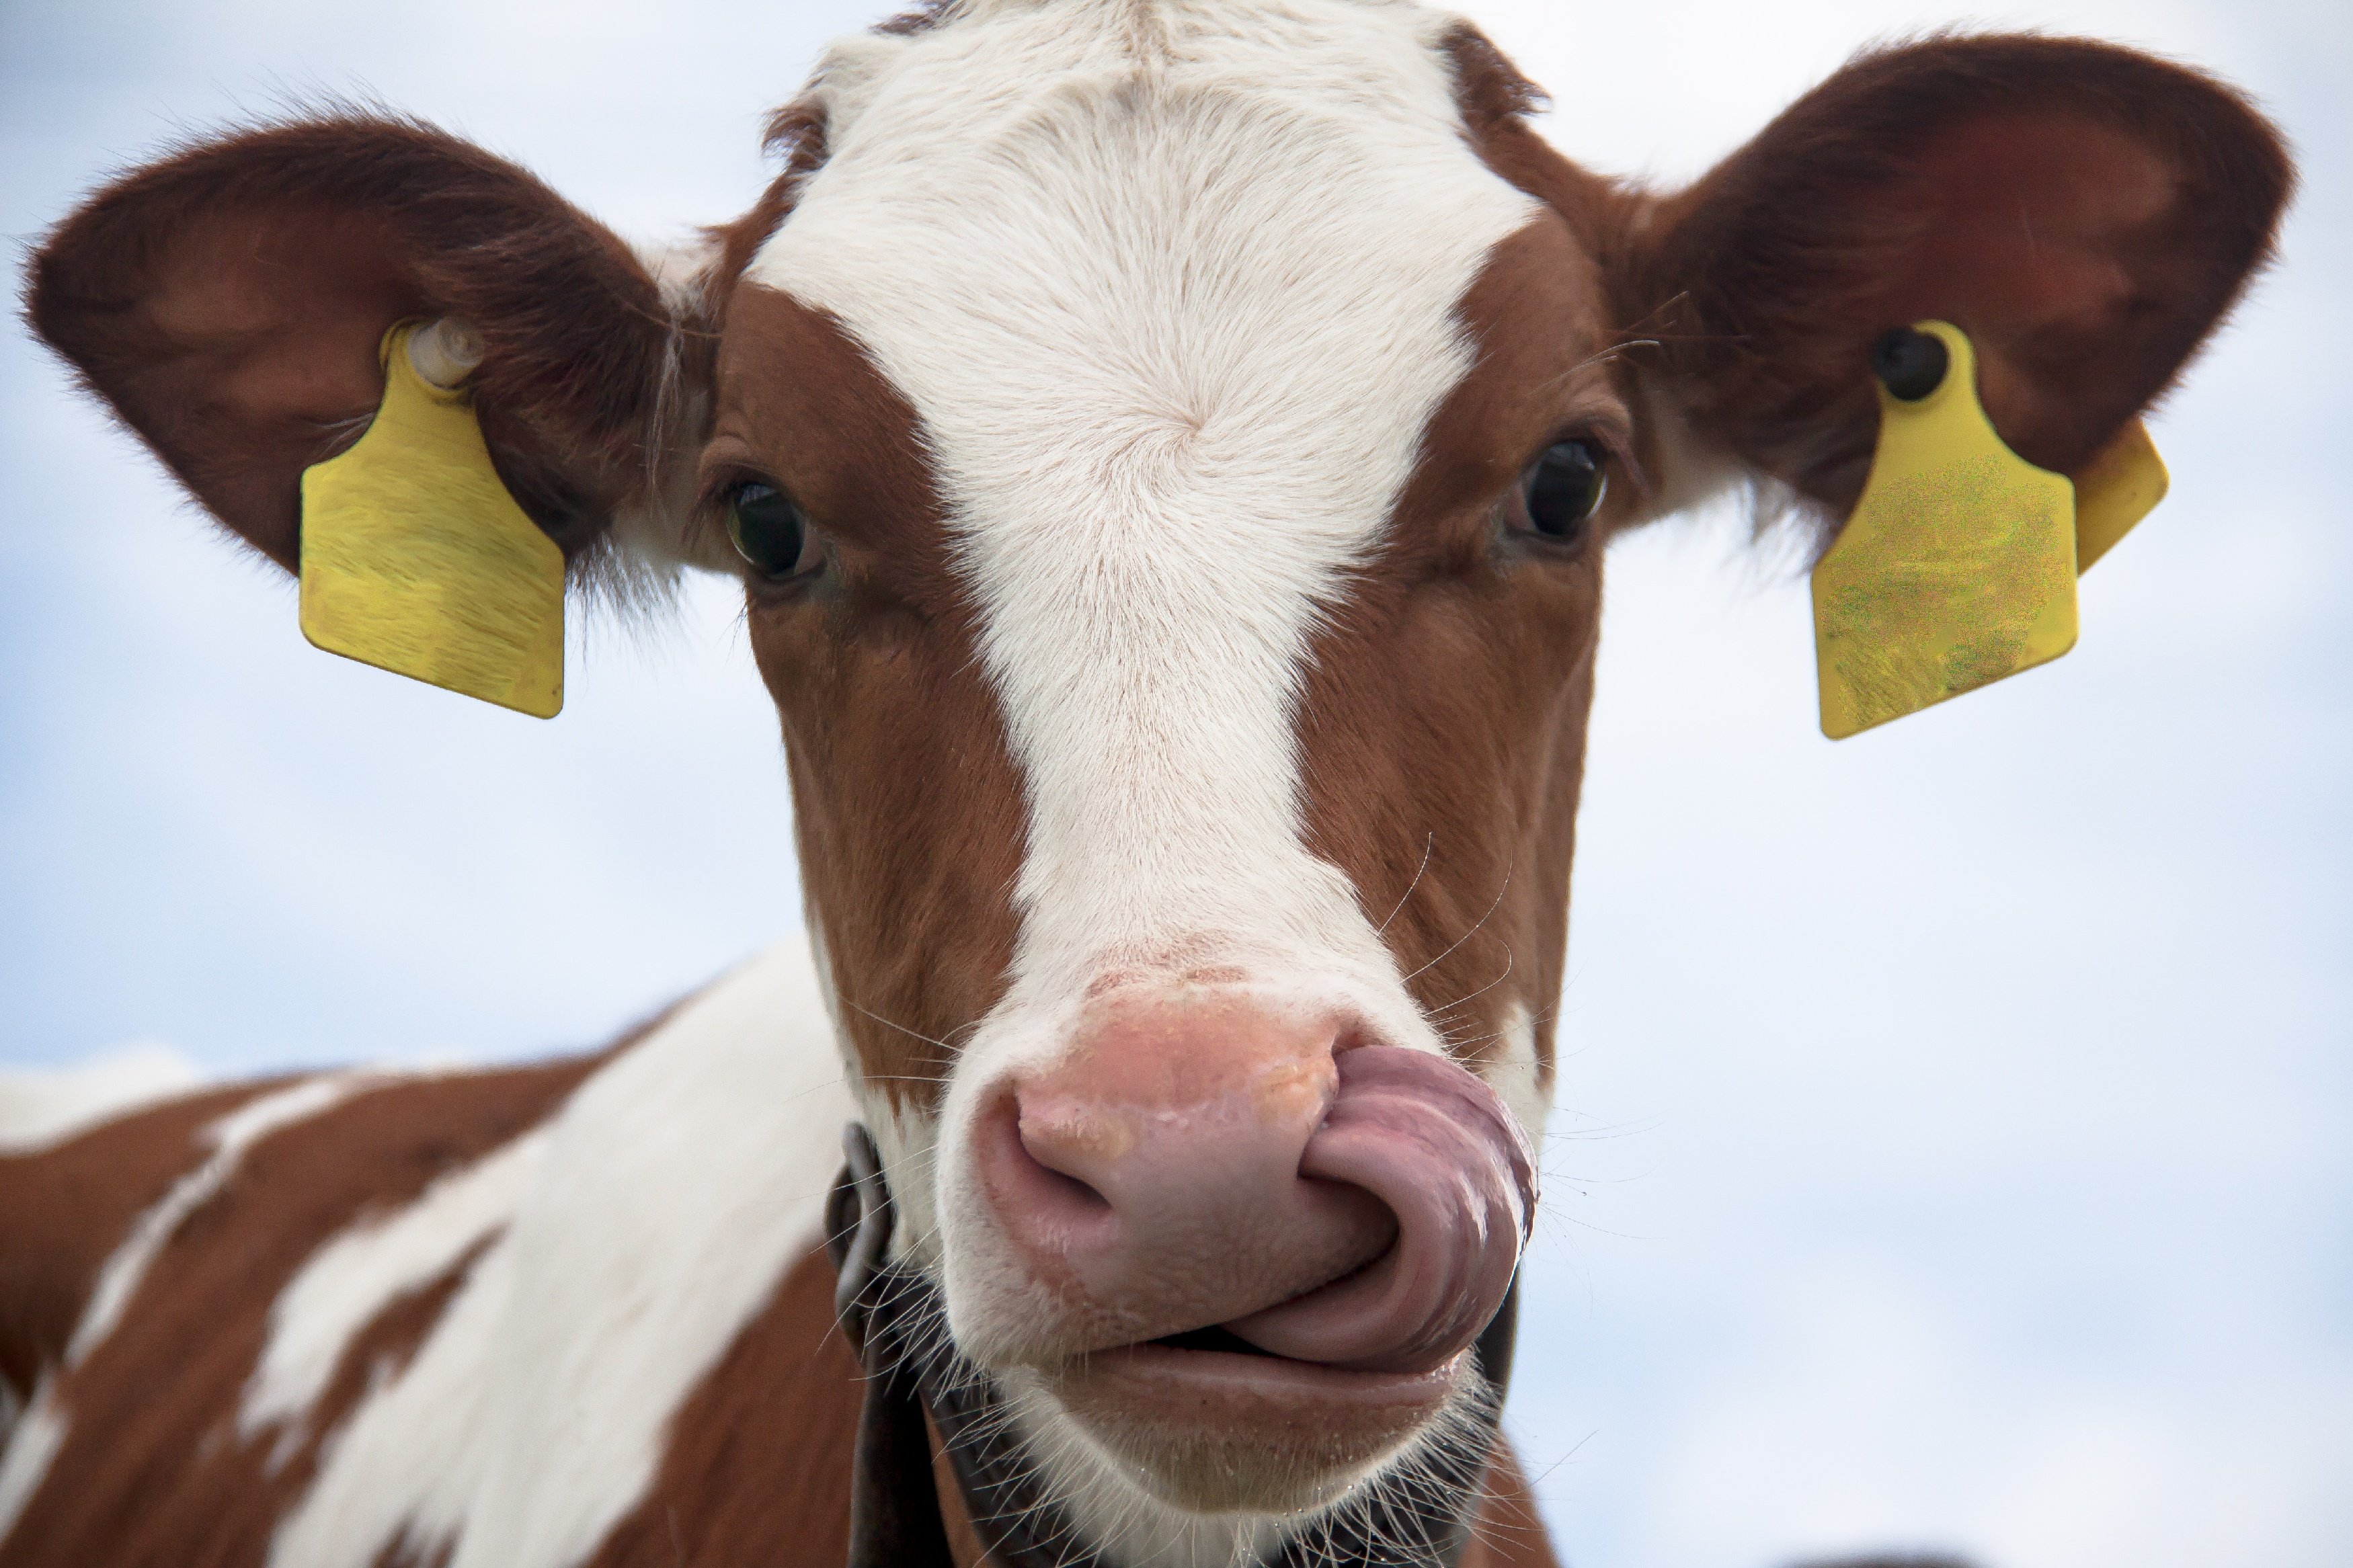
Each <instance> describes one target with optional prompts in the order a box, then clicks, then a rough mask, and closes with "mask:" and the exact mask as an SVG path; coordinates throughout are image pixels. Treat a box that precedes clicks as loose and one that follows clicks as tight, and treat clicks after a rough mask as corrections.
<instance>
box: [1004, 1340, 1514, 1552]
mask: <svg viewBox="0 0 2353 1568" xmlns="http://www.w3.org/2000/svg"><path fill="white" fill-rule="evenodd" d="M1470 1359H1471V1353H1470V1352H1467V1351H1466V1352H1461V1354H1458V1355H1456V1356H1454V1357H1452V1358H1451V1359H1449V1360H1448V1361H1446V1362H1445V1363H1442V1364H1440V1365H1439V1366H1437V1367H1435V1368H1431V1369H1429V1370H1425V1371H1417V1372H1382V1371H1365V1370H1360V1369H1357V1368H1353V1367H1344V1366H1335V1365H1332V1364H1331V1363H1327V1362H1314V1361H1301V1360H1298V1359H1295V1358H1293V1357H1291V1356H1285V1355H1278V1354H1276V1353H1274V1352H1271V1351H1267V1350H1262V1349H1261V1348H1260V1347H1258V1346H1256V1345H1253V1344H1251V1343H1250V1342H1249V1341H1247V1340H1244V1339H1242V1338H1241V1337H1240V1335H1238V1334H1235V1333H1234V1332H1232V1331H1230V1330H1228V1329H1225V1328H1222V1327H1219V1328H1207V1329H1194V1330H1189V1331H1186V1332H1184V1333H1177V1334H1166V1335H1163V1336H1162V1337H1161V1338H1159V1339H1156V1340H1146V1341H1144V1342H1140V1343H1136V1344H1132V1345H1127V1346H1124V1347H1122V1348H1120V1349H1118V1350H1112V1351H1098V1352H1094V1353H1092V1354H1090V1355H1087V1356H1084V1357H1082V1358H1079V1359H1077V1360H1075V1361H1072V1362H1070V1363H1065V1364H1064V1365H1063V1366H1062V1367H1060V1368H1059V1369H1057V1370H1056V1371H1055V1372H1054V1373H1051V1374H1050V1375H1049V1376H1048V1378H1047V1386H1048V1387H1049V1389H1050V1391H1051V1393H1052V1394H1053V1395H1054V1398H1055V1399H1056V1401H1057V1402H1058V1403H1059V1404H1060V1405H1061V1406H1062V1407H1063V1408H1064V1409H1065V1410H1067V1411H1068V1412H1069V1413H1070V1414H1071V1415H1072V1416H1073V1417H1075V1418H1076V1419H1077V1421H1078V1422H1079V1424H1080V1425H1081V1426H1083V1427H1084V1428H1086V1430H1087V1431H1088V1432H1089V1433H1090V1434H1091V1435H1092V1436H1093V1438H1094V1439H1095V1440H1096V1441H1097V1442H1098V1443H1100V1444H1102V1445H1103V1447H1105V1448H1107V1449H1109V1450H1110V1452H1111V1453H1112V1454H1113V1456H1115V1457H1117V1458H1120V1459H1123V1460H1124V1461H1126V1465H1125V1467H1124V1468H1125V1469H1126V1472H1127V1473H1128V1474H1130V1475H1132V1476H1134V1478H1135V1479H1138V1480H1140V1481H1142V1482H1143V1484H1144V1485H1145V1486H1146V1487H1147V1488H1149V1489H1151V1490H1153V1491H1155V1492H1156V1493H1158V1494H1159V1495H1160V1496H1161V1498H1162V1499H1163V1500H1165V1501H1166V1502H1169V1503H1172V1504H1175V1505H1176V1506H1177V1507H1179V1508H1183V1509H1187V1510H1199V1511H1206V1512H1232V1511H1253V1512H1261V1511H1262V1512H1270V1513H1284V1512H1293V1511H1296V1510H1302V1509H1307V1508H1314V1507H1318V1506H1321V1505H1323V1504H1324V1503H1327V1502H1329V1501H1331V1500H1333V1499H1335V1498H1336V1497H1338V1496H1339V1495H1340V1494H1341V1493H1343V1492H1345V1490H1346V1489H1348V1487H1349V1486H1351V1485H1353V1484H1354V1483H1355V1482H1356V1480H1357V1479H1359V1478H1361V1477H1362V1476H1364V1475H1366V1473H1368V1472H1369V1471H1371V1470H1372V1469H1373V1468H1376V1467H1377V1466H1378V1465H1380V1464H1381V1463H1382V1462H1383V1461H1384V1460H1386V1459H1388V1458H1389V1457H1390V1456H1392V1455H1394V1454H1396V1453H1397V1452H1398V1451H1399V1450H1400V1449H1401V1448H1403V1447H1405V1446H1406V1445H1407V1444H1409V1443H1410V1442H1411V1441H1412V1440H1413V1439H1414V1437H1415V1436H1417V1435H1419V1433H1421V1432H1422V1431H1423V1430H1424V1429H1425V1428H1427V1427H1428V1426H1430V1424H1431V1423H1432V1422H1433V1421H1434V1420H1436V1419H1437V1418H1438V1417H1439V1415H1440V1412H1441V1411H1443V1410H1444V1409H1445V1408H1446V1406H1447V1405H1448V1403H1449V1402H1450V1401H1451V1399H1453V1398H1454V1397H1455V1395H1456V1394H1457V1391H1458V1389H1459V1388H1460V1386H1461V1384H1462V1382H1463V1378H1462V1376H1461V1373H1462V1372H1463V1370H1464V1369H1465V1367H1466V1365H1467V1363H1468V1362H1469V1361H1470Z"/></svg>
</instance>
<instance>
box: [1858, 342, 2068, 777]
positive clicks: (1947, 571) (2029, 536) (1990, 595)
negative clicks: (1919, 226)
mask: <svg viewBox="0 0 2353 1568" xmlns="http://www.w3.org/2000/svg"><path fill="white" fill-rule="evenodd" d="M1873 368H1874V369H1875V370H1876V371H1877V372H1878V373H1879V375H1880V380H1881V385H1880V389H1879V410H1880V413H1879V450H1878V452H1877V453H1876V455H1875V456H1874V457H1873V458H1872V464H1871V476H1870V478H1869V479H1866V480H1864V481H1863V487H1862V499H1861V500H1858V501H1856V502H1855V507H1854V512H1853V514H1852V516H1851V517H1850V518H1849V519H1848V520H1847V525H1846V530H1845V531H1844V532H1842V533H1841V534H1840V535H1839V539H1838V542H1837V543H1836V544H1834V545H1832V546H1831V549H1830V552H1829V553H1827V554H1826V555H1824V556H1823V557H1822V559H1821V563H1820V564H1819V565H1818V566H1816V567H1815V568H1814V579H1813V588H1814V652H1815V658H1816V665H1817V670H1818V673H1819V676H1820V683H1821V706H1822V733H1824V734H1825V735H1828V736H1829V737H1831V739H1832V740H1834V741H1838V740H1844V739H1845V738H1846V737H1847V736H1849V735H1852V734H1855V733H1857V732H1858V731H1863V730H1868V729H1870V728H1871V727H1872V726H1873V725H1874V724H1884V723H1885V722H1887V721H1889V720H1890V719H1900V718H1902V717H1903V716H1904V715H1905V714H1906V713H1916V712H1918V711H1919V710H1921V709H1923V708H1926V707H1927V706H1929V705H1930V704H1931V703H1936V702H1942V701H1944V700H1946V699H1947V698H1948V697H1957V696H1959V695H1960V694H1961V693H1962V692H1964V691H1970V690H1974V689H1976V688H1978V687H1980V686H1984V685H1986V684H1988V683H1989V682H1991V681H1996V680H2000V679H2001V678H2002V677H2004V676H2006V675H2015V674H2017V673H2018V672H2019V671H2020V670H2021V669H2029V668H2032V667H2034V666H2035V665H2038V664H2042V663H2045V662H2047V661H2049V660H2051V659H2054V658H2058V657H2059V656H2060V655H2061V654H2063V653H2065V652H2066V651H2067V650H2068V649H2069V648H2071V647H2074V646H2075V494H2074V487H2073V485H2071V484H2069V483H2068V482H2067V479H2066V476H2064V475H2063V474H2054V473H2052V472H2050V471H2049V470H2048V469H2045V468H2036V467H2035V466H2034V465H2033V464H2031V463H2029V462H2027V461H2026V460H2025V459H2024V458H2021V457H2020V456H2019V455H2018V454H2017V453H2015V452H2013V451H2011V450H2010V448H2009V447H2007V446H2005V445H2004V444H2003V442H2002V439H2001V437H2000V436H1999V435H1998V434H1996V433H1995V431H1994V427H1993V425H1992V423H1991V421H1989V420H1988V419H1987V418H1986V416H1985V410H1984V408H1983V407H1982V406H1980V405H1978V389H1977V356H1976V354H1975V353H1974V352H1973V351H1972V350H1971V349H1970V346H1969V340H1968V335H1967V334H1966V333H1964V332H1963V331H1961V330H1960V329H1959V328H1958V327H1956V326H1953V325H1952V324H1951V323H1949V322H1946V321H1921V322H1919V323H1917V324H1916V325H1915V327H1914V328H1913V329H1912V330H1911V331H1908V332H1905V331H1896V332H1891V333H1889V334H1888V335H1887V337H1885V338H1883V339H1882V340H1881V342H1880V346H1879V347H1878V348H1877V349H1875V350H1874V351H1873Z"/></svg>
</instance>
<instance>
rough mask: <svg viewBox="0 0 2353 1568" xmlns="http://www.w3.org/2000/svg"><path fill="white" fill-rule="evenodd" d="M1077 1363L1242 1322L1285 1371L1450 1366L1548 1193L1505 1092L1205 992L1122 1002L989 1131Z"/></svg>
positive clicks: (1028, 1263) (997, 1110)
mask: <svg viewBox="0 0 2353 1568" xmlns="http://www.w3.org/2000/svg"><path fill="white" fill-rule="evenodd" d="M977 1131H978V1134H979V1139H980V1148H979V1150H978V1151H977V1152H978V1153H979V1156H980V1164H981V1171H982V1174H983V1179H984V1182H985V1184H986V1187H987V1194H988V1197H989V1200H990V1203H991V1206H992V1207H993V1208H994V1210H995V1212H996V1214H997V1219H998V1222H999V1224H1000V1225H1001V1226H1002V1228H1003V1231H1004V1234H1005V1236H1006V1238H1007V1240H1008V1242H1009V1243H1010V1245H1011V1246H1012V1247H1013V1249H1014V1251H1015V1253H1016V1254H1017V1255H1018V1258H1019V1259H1020V1261H1021V1262H1022V1264H1023V1265H1024V1266H1025V1268H1026V1269H1027V1271H1028V1272H1029V1276H1030V1277H1031V1278H1032V1279H1034V1280H1035V1281H1036V1282H1037V1283H1038V1284H1039V1285H1040V1286H1042V1287H1044V1288H1045V1289H1046V1290H1047V1291H1048V1292H1049V1293H1050V1297H1051V1298H1053V1299H1054V1300H1056V1301H1057V1302H1058V1307H1059V1310H1061V1311H1063V1312H1065V1313H1067V1314H1070V1315H1071V1317H1072V1319H1073V1320H1074V1323H1082V1324H1083V1325H1084V1327H1083V1328H1082V1329H1080V1330H1079V1331H1078V1338H1079V1339H1080V1340H1081V1341H1082V1342H1081V1343H1076V1344H1073V1345H1072V1346H1071V1348H1072V1349H1073V1350H1074V1351H1078V1350H1085V1349H1103V1348H1109V1347H1110V1346H1112V1345H1114V1344H1121V1343H1134V1342H1138V1341H1142V1340H1146V1339H1158V1338H1166V1337H1167V1336H1170V1335H1173V1334H1178V1333H1183V1332H1187V1331H1193V1330H1198V1329H1203V1328H1210V1327H1218V1326H1224V1327H1227V1328H1229V1330H1230V1331H1232V1332H1233V1333H1234V1334H1236V1335H1237V1336H1239V1337H1240V1338H1241V1339H1242V1340H1244V1341H1246V1342H1250V1343H1252V1344H1255V1345H1258V1346H1259V1347H1261V1348H1262V1349H1264V1350H1267V1351H1269V1352H1273V1353H1276V1354H1280V1355H1284V1356H1289V1357H1293V1358H1295V1359H1301V1360H1309V1361H1321V1362H1327V1363H1334V1364H1338V1365H1345V1366H1357V1367H1366V1368H1377V1369H1380V1370H1392V1371H1419V1370H1427V1369H1429V1368H1431V1367H1435V1366H1437V1365H1440V1364H1441V1363H1444V1362H1445V1361H1446V1360H1448V1359H1449V1358H1450V1357H1451V1356H1452V1355H1453V1354H1454V1353H1455V1352H1458V1351H1459V1350H1461V1348H1462V1347H1463V1346H1464V1345H1467V1344H1468V1343H1469V1342H1470V1341H1471V1340H1472V1338H1475V1337H1476V1335H1477V1333H1478V1331H1479V1330H1480V1329H1481V1328H1482V1327H1483V1326H1484V1324H1485V1322H1486V1321H1487V1319H1488V1318H1489V1317H1491V1316H1492V1315H1493V1311H1494V1310H1495V1308H1496V1306H1497V1305H1498V1304H1500V1302H1501V1300H1502V1299H1503V1292H1504V1288H1505V1287H1507V1286H1508V1285H1509V1283H1510V1279H1511V1273H1512V1269H1513V1268H1514V1266H1515V1265H1516V1262H1517V1258H1518V1254H1519V1247H1520V1243H1521V1240H1522V1237H1523V1232H1524V1226H1525V1219H1526V1215H1527V1212H1528V1210H1529V1208H1530V1207H1531V1206H1532V1203H1533V1196H1534V1173H1533V1165H1532V1163H1531V1162H1530V1161H1529V1160H1528V1158H1527V1146H1526V1142H1525V1138H1524V1137H1523V1136H1522V1135H1521V1134H1520V1132H1519V1131H1518V1128H1517V1125H1516V1123H1515V1122H1514V1120H1513V1119H1512V1117H1511V1116H1510V1114H1509V1112H1508V1111H1506V1110H1504V1107H1503V1106H1502V1104H1501V1102H1500V1101H1498V1100H1496V1099H1495V1096H1494V1094H1493V1091H1492V1090H1490V1089H1487V1088H1486V1086H1485V1085H1484V1084H1482V1083H1481V1082H1480V1080H1479V1079H1476V1078H1475V1077H1473V1076H1472V1074H1470V1073H1469V1072H1467V1071H1465V1070H1464V1069H1462V1068H1460V1067H1457V1066H1455V1065H1454V1064H1453V1063H1451V1062H1449V1061H1447V1060H1445V1059H1444V1058H1440V1057H1436V1056H1433V1055H1430V1054H1429V1053H1426V1052H1419V1051H1409V1050H1403V1049H1399V1048H1397V1047H1377V1046H1366V1045H1359V1044H1357V1043H1356V1040H1355V1038H1354V1037H1353V1032H1352V1030H1351V1028H1350V1027H1349V1025H1348V1022H1347V1020H1346V1019H1345V1018H1344V1017H1339V1016H1333V1015H1330V1014H1319V1013H1315V1012H1313V1011H1284V1010H1281V1009H1273V1008H1269V1007H1265V1006H1262V1005H1255V1004H1254V1003H1252V1002H1251V1001H1250V999H1248V998H1246V997H1210V998H1207V999H1204V998H1202V997H1201V996H1200V995H1199V994H1198V993H1196V994H1193V995H1192V996H1190V997H1188V998H1187V999H1185V1000H1184V1001H1182V1002H1180V1003H1176V1004H1166V1003H1161V1004H1132V1003H1131V1004H1126V1005H1119V1006H1117V1007H1115V1008H1114V1009H1113V1010H1112V1011H1110V1013H1109V1014H1108V1016H1099V1017H1098V1020H1097V1022H1096V1024H1095V1026H1094V1027H1092V1029H1090V1030H1089V1031H1088V1032H1086V1033H1085V1034H1084V1035H1082V1037H1081V1038H1080V1039H1079V1040H1078V1041H1077V1042H1075V1043H1074V1045H1073V1046H1072V1047H1071V1049H1070V1050H1069V1051H1068V1052H1067V1053H1066V1055H1065V1056H1064V1057H1063V1058H1062V1059H1061V1060H1060V1061H1059V1062H1057V1063H1056V1064H1055V1065H1053V1066H1052V1067H1050V1068H1044V1069H1041V1070H1038V1071H1034V1072H1031V1073H1028V1074H1024V1075H1018V1076H1017V1077H1016V1078H1015V1079H1013V1080H1012V1081H1011V1083H1010V1084H1009V1086H1008V1092H1005V1093H1003V1094H1001V1095H999V1096H998V1097H997V1100H996V1101H995V1103H994V1106H993V1110H992V1113H991V1114H988V1115H986V1116H984V1118H983V1123H982V1125H981V1127H980V1128H979V1129H977Z"/></svg>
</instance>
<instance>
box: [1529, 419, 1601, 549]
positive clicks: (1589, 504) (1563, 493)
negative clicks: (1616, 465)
mask: <svg viewBox="0 0 2353 1568" xmlns="http://www.w3.org/2000/svg"><path fill="white" fill-rule="evenodd" d="M1520 489H1521V495H1522V499H1523V500H1524V501H1525V505H1526V508H1527V525H1528V527H1529V528H1530V529H1532V530H1534V531H1535V532H1537V533H1541V534H1543V535H1544V536H1545V537H1546V539H1574V538H1576V537H1577V534H1578V532H1579V531H1581V530H1582V529H1583V528H1584V527H1585V524H1586V522H1587V521H1588V519H1590V518H1591V517H1592V516H1593V513H1594V511H1595V510H1596V509H1598V508H1599V506H1600V505H1601V498H1602V497H1603V496H1604V495H1606V494H1608V493H1609V473H1608V471H1607V470H1606V468H1605V467H1604V459H1603V457H1602V454H1601V452H1600V451H1599V448H1597V447H1595V446H1594V444H1593V443H1592V442H1590V441H1556V442H1554V443H1553V444H1552V445H1551V446H1549V447H1546V448H1545V454H1544V456H1543V457H1541V458H1537V459H1536V460H1535V466H1534V467H1533V468H1529V469H1528V471H1527V475H1526V477H1525V479H1522V480H1521V481H1520Z"/></svg>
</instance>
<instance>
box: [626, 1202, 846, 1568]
mask: <svg viewBox="0 0 2353 1568" xmlns="http://www.w3.org/2000/svg"><path fill="white" fill-rule="evenodd" d="M860 1377H861V1373H860V1370H859V1366H858V1360H857V1357H856V1356H854V1355H853V1354H852V1353H851V1352H850V1349H849V1342H847V1341H845V1340H844V1339H843V1338H842V1336H841V1331H840V1330H839V1329H838V1328H837V1327H836V1326H835V1325H834V1321H833V1266H832V1264H831V1263H829V1262H828V1261H827V1259H826V1256H825V1253H824V1251H823V1249H821V1248H820V1249H818V1250H817V1251H813V1252H810V1253H809V1254H807V1256H805V1257H804V1258H801V1260H800V1261H799V1262H798V1263H796V1264H795V1265H794V1266H793V1268H791V1270H790V1271H789V1272H787V1273H786V1276H785V1278H784V1280H783V1282H782V1283H781V1284H779V1285H778V1286H777V1287H776V1293H775V1294H774V1295H773V1296H771V1297H770V1298H769V1301H768V1304H767V1306H766V1307H765V1308H763V1309H762V1310H761V1311H760V1312H759V1313H758V1314H757V1315H756V1316H754V1318H753V1319H752V1320H751V1321H749V1322H747V1323H745V1324H744V1328H743V1331H741V1332H740V1333H738V1334H737V1335H736V1336H735V1342H734V1343H733V1345H731V1346H729V1347H728V1350H727V1353H726V1354H725V1355H723V1356H722V1357H721V1358H720V1360H719V1362H718V1363H717V1364H716V1365H714V1366H713V1367H712V1369H711V1371H710V1372H709V1373H706V1374H705V1375H704V1377H703V1380H702V1384H701V1386H700V1387H698V1388H697V1389H696V1390H695V1392H694V1393H693V1394H692V1395H691V1397H690V1398H688V1400H687V1401H686V1403H685V1404H684V1405H681V1406H680V1407H679V1410H678V1414H677V1415H674V1416H673V1417H671V1420H670V1447H669V1449H668V1451H667V1452H666V1453H665V1455H664V1456H663V1459H662V1468H661V1472H660V1474H659V1476H658V1477H657V1478H656V1479H655V1481H654V1484H653V1486H652V1487H651V1488H650V1489H649V1490H648V1491H647V1493H646V1496H645V1498H644V1500H642V1501H640V1502H639V1503H638V1506H637V1507H636V1508H635V1509H634V1510H631V1511H630V1513H629V1515H628V1518H626V1519H624V1520H623V1521H621V1522H620V1523H619V1524H617V1525H616V1526H614V1528H613V1531H612V1533H611V1534H609V1535H607V1537H606V1538H605V1542H604V1544H603V1545H602V1546H600V1547H599V1548H598V1549H597V1551H596V1555H595V1556H593V1557H591V1558H590V1559H589V1560H588V1563H587V1564H586V1568H736V1565H737V1564H739V1563H761V1564H765V1565H769V1568H841V1563H842V1562H843V1560H844V1559H845V1558H846V1557H847V1556H848V1555H849V1457H850V1451H851V1447H852V1442H853V1439H855V1437H856V1436H857V1434H858V1411H859V1404H860V1398H861V1395H862V1389H861V1386H860Z"/></svg>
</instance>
